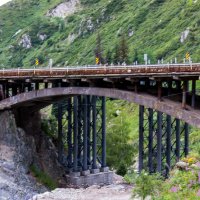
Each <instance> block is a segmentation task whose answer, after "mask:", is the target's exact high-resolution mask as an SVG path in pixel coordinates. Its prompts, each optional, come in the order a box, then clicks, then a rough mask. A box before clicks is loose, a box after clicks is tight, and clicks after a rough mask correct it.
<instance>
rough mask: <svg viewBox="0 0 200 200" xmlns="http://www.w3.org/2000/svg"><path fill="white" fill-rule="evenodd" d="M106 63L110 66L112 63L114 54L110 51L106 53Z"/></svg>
mask: <svg viewBox="0 0 200 200" xmlns="http://www.w3.org/2000/svg"><path fill="white" fill-rule="evenodd" d="M106 63H107V64H108V65H110V64H111V63H112V52H111V51H110V50H108V51H107V53H106Z"/></svg>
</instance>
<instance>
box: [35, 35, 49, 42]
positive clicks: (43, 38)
mask: <svg viewBox="0 0 200 200" xmlns="http://www.w3.org/2000/svg"><path fill="white" fill-rule="evenodd" d="M37 37H38V38H39V40H40V41H44V40H46V39H47V35H46V34H39V33H38V34H37Z"/></svg>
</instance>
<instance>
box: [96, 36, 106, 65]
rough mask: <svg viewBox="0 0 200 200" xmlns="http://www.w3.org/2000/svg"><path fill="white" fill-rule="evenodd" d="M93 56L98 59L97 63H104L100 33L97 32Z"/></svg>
mask: <svg viewBox="0 0 200 200" xmlns="http://www.w3.org/2000/svg"><path fill="white" fill-rule="evenodd" d="M95 56H96V58H98V59H99V64H104V59H103V49H102V40H101V36H100V33H98V34H97V38H96V49H95Z"/></svg>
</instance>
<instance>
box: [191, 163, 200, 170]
mask: <svg viewBox="0 0 200 200" xmlns="http://www.w3.org/2000/svg"><path fill="white" fill-rule="evenodd" d="M190 167H191V168H193V169H198V170H200V166H199V165H197V164H192V165H191V166H190Z"/></svg>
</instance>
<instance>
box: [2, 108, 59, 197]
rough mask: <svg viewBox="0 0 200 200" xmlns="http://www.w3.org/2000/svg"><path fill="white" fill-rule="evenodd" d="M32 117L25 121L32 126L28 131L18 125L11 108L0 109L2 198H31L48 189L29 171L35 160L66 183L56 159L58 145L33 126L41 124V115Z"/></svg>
mask: <svg viewBox="0 0 200 200" xmlns="http://www.w3.org/2000/svg"><path fill="white" fill-rule="evenodd" d="M25 117H26V118H27V116H25ZM31 119H32V120H31V122H30V123H27V122H25V124H26V126H27V127H26V128H27V130H30V131H29V134H28V133H27V132H26V133H25V131H24V130H23V129H21V128H18V127H17V126H16V123H15V116H14V115H13V114H12V113H11V112H9V111H4V112H1V113H0V199H1V200H2V199H6V200H28V199H30V198H32V197H33V196H34V195H36V194H38V193H43V192H45V191H47V188H45V187H44V186H43V185H41V184H38V183H37V182H36V179H35V178H33V177H32V176H31V175H30V174H29V171H30V165H32V164H34V165H36V166H39V167H40V168H41V169H42V170H46V172H48V174H52V177H53V178H55V180H56V179H60V180H61V181H62V184H63V180H62V177H63V170H62V168H60V165H59V164H58V163H57V157H56V155H55V154H56V153H55V151H56V150H55V147H54V145H53V143H52V142H51V141H49V138H47V137H45V136H40V134H39V133H40V132H39V129H38V128H36V127H34V126H37V127H40V126H39V124H38V121H39V118H38V117H34V116H31ZM23 121H25V120H23ZM36 122H37V123H36ZM34 124H35V125H34ZM38 141H39V142H38ZM42 167H43V168H42ZM52 171H54V172H52Z"/></svg>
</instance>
